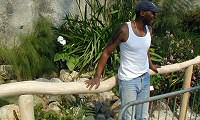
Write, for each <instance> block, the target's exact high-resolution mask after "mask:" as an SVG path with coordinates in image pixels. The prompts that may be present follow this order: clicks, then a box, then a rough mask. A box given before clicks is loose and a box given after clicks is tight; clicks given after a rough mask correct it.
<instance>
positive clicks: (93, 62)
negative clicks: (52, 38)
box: [54, 0, 160, 75]
mask: <svg viewBox="0 0 200 120" xmlns="http://www.w3.org/2000/svg"><path fill="white" fill-rule="evenodd" d="M85 1H86V5H85V11H84V12H82V11H81V10H80V15H71V14H68V15H66V17H65V19H64V21H65V22H64V24H62V25H61V26H59V27H58V28H55V33H56V34H57V35H58V36H63V37H64V39H65V40H66V45H64V46H63V47H62V48H61V50H60V52H58V53H56V55H55V57H54V61H55V62H60V61H61V62H66V66H67V67H68V69H70V70H71V71H73V70H76V71H79V72H85V71H94V70H95V69H96V67H97V63H98V60H99V58H100V56H101V54H102V51H103V49H104V48H105V46H106V44H107V43H108V40H109V39H110V38H111V37H112V35H113V33H114V32H115V30H116V29H117V28H118V27H119V26H120V25H121V24H122V23H124V22H125V21H129V20H133V19H134V16H135V13H134V12H132V11H134V9H135V8H134V7H133V6H134V5H135V3H136V0H128V1H121V0H117V1H110V2H107V1H103V2H101V1H100V0H95V1H92V2H91V1H89V0H85ZM76 2H77V5H78V8H80V1H78V0H76ZM153 51H154V50H153ZM152 56H154V60H158V59H160V56H159V57H158V56H157V55H156V54H154V53H152ZM119 61H120V60H119V48H117V49H116V50H115V51H114V52H113V54H112V55H111V56H110V58H109V60H108V62H107V63H108V64H107V65H106V67H105V71H104V74H106V75H111V74H113V73H116V72H117V68H118V66H119ZM158 61H159V60H158Z"/></svg>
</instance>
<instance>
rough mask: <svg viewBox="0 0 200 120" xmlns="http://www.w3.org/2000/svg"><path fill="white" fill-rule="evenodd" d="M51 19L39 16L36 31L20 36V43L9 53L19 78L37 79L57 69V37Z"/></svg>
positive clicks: (10, 61) (10, 62) (9, 58)
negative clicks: (55, 57) (54, 60)
mask: <svg viewBox="0 0 200 120" xmlns="http://www.w3.org/2000/svg"><path fill="white" fill-rule="evenodd" d="M49 21H50V20H48V19H45V18H39V19H38V21H36V22H35V25H34V31H33V32H32V33H30V34H28V35H21V36H20V37H19V40H20V44H19V45H18V46H14V47H13V48H12V49H11V50H10V53H9V56H8V60H9V64H11V65H12V66H13V67H12V69H13V70H14V72H15V74H16V76H17V79H18V80H28V79H35V78H37V77H39V76H41V75H42V74H44V73H50V72H51V71H52V70H54V69H55V65H54V62H53V57H54V54H55V53H54V51H55V43H56V42H55V38H54V34H53V31H52V24H51V23H50V22H49Z"/></svg>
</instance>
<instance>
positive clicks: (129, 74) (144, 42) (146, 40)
mask: <svg viewBox="0 0 200 120" xmlns="http://www.w3.org/2000/svg"><path fill="white" fill-rule="evenodd" d="M127 25H128V29H129V37H128V40H127V41H126V42H121V43H120V44H119V47H120V67H119V69H118V78H119V79H120V80H131V79H133V78H136V77H138V76H141V75H142V74H144V73H146V72H149V61H148V49H149V47H150V44H151V35H150V32H149V29H148V26H147V25H146V26H145V27H146V31H147V33H146V35H145V36H144V37H138V36H136V35H135V33H134V32H133V30H132V26H131V22H127Z"/></svg>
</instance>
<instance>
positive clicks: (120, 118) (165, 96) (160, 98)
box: [118, 86, 200, 120]
mask: <svg viewBox="0 0 200 120" xmlns="http://www.w3.org/2000/svg"><path fill="white" fill-rule="evenodd" d="M199 90H200V86H195V87H192V88H187V89H184V90H180V91H176V92H171V93H166V94H162V95H157V96H153V97H149V98H147V99H143V100H136V101H132V102H129V103H128V104H126V105H125V106H124V107H123V108H122V109H121V111H120V113H119V116H118V118H119V120H122V116H123V114H124V112H125V111H126V110H127V109H128V108H129V107H133V106H135V105H138V104H144V103H147V102H153V101H157V100H159V101H160V100H162V99H165V98H167V104H168V103H169V98H172V97H176V96H178V95H183V94H184V93H187V92H192V93H195V94H194V95H196V93H197V92H199ZM197 97H198V100H197V101H195V100H193V101H192V108H194V107H196V108H197V111H196V113H195V114H196V115H195V117H194V120H196V119H197V113H198V107H199V105H200V104H199V100H200V96H197ZM195 102H196V105H197V106H194V104H195ZM151 104H152V103H150V109H149V120H150V119H152V113H153V112H152V107H153V105H151ZM176 104H177V99H176V98H175V100H174V105H173V106H174V107H173V117H172V120H174V119H175V117H174V116H175V111H176V110H175V109H176ZM160 107H161V105H160V104H159V112H160ZM168 111H169V108H168V107H166V112H165V120H169V118H167V116H168ZM179 115H181V110H180V111H179ZM159 117H160V114H159V113H158V116H157V120H159ZM179 119H181V118H180V116H179ZM189 119H190V120H191V119H192V113H191V115H190V116H189ZM187 120H188V119H187Z"/></svg>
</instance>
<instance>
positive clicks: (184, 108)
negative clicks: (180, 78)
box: [179, 65, 193, 120]
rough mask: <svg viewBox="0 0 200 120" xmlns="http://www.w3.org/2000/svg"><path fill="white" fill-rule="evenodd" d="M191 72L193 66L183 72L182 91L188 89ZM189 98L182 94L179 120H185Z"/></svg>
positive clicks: (188, 95)
mask: <svg viewBox="0 0 200 120" xmlns="http://www.w3.org/2000/svg"><path fill="white" fill-rule="evenodd" d="M192 72H193V65H191V66H189V67H187V69H186V70H185V76H184V82H183V89H187V88H190V84H191V78H192ZM189 98H190V93H184V94H183V96H182V101H181V106H180V107H181V109H180V115H179V120H185V119H186V113H187V107H188V101H189Z"/></svg>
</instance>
